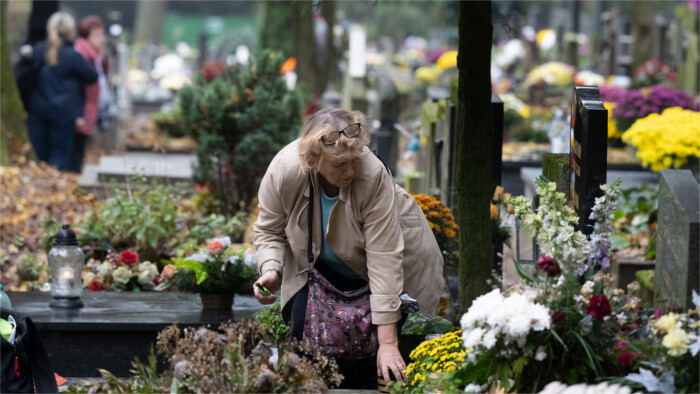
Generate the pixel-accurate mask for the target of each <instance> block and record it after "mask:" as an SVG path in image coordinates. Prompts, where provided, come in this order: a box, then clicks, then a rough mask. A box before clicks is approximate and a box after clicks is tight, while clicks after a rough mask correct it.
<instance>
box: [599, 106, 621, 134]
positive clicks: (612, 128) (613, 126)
mask: <svg viewBox="0 0 700 394" xmlns="http://www.w3.org/2000/svg"><path fill="white" fill-rule="evenodd" d="M603 105H604V106H605V109H607V110H608V138H621V137H622V132H620V129H618V128H617V122H616V121H615V118H613V110H614V109H615V107H616V106H617V104H615V103H603Z"/></svg>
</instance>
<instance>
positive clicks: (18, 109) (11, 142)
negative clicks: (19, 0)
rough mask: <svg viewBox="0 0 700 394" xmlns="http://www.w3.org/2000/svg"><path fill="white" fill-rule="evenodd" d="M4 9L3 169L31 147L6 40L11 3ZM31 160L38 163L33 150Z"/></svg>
mask: <svg viewBox="0 0 700 394" xmlns="http://www.w3.org/2000/svg"><path fill="white" fill-rule="evenodd" d="M1 3H2V6H0V23H1V24H2V25H1V26H0V51H1V52H2V53H1V54H0V86H2V90H0V103H1V106H0V127H1V129H0V136H1V138H0V165H3V166H8V165H11V164H12V156H13V155H14V154H17V153H20V150H21V149H22V148H23V145H25V144H27V143H29V134H28V133H27V125H26V124H25V122H24V120H25V119H26V118H27V113H26V111H25V110H24V106H23V105H22V100H21V99H20V96H19V90H17V84H16V83H15V73H14V69H13V67H12V62H10V49H9V48H8V47H7V37H6V36H5V14H6V13H7V4H8V3H7V2H6V1H3V2H1ZM28 156H29V157H28V158H30V159H34V158H35V156H34V152H33V151H32V150H31V149H30V150H29V154H28Z"/></svg>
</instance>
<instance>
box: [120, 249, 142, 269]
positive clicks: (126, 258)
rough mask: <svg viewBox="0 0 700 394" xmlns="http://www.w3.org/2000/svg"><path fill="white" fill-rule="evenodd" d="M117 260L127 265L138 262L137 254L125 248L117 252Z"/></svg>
mask: <svg viewBox="0 0 700 394" xmlns="http://www.w3.org/2000/svg"><path fill="white" fill-rule="evenodd" d="M119 261H121V262H122V263H124V264H127V265H133V264H135V263H138V261H139V255H138V254H136V253H134V252H132V251H130V250H125V251H123V252H121V253H119Z"/></svg>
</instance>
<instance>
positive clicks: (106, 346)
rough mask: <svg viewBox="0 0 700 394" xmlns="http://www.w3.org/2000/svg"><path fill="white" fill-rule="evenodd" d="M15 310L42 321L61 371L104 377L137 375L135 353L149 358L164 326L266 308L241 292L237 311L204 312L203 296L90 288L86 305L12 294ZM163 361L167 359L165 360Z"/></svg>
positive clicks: (244, 315)
mask: <svg viewBox="0 0 700 394" xmlns="http://www.w3.org/2000/svg"><path fill="white" fill-rule="evenodd" d="M7 294H8V296H9V297H10V300H11V301H12V306H13V310H15V311H17V312H20V313H23V314H26V315H27V316H29V317H30V318H31V319H32V320H33V321H34V323H35V324H36V327H37V329H38V330H39V334H40V336H41V340H42V342H43V343H44V347H45V348H46V352H47V355H48V357H49V361H50V362H51V365H52V366H53V368H54V370H55V371H56V373H58V374H59V375H61V376H64V377H98V376H100V375H99V372H98V371H97V368H103V369H106V370H108V371H110V372H112V373H113V374H114V375H115V376H117V377H127V376H131V374H130V373H129V369H131V362H132V361H133V359H134V357H138V358H139V359H140V360H142V361H144V360H146V359H147V357H148V355H149V353H150V349H151V346H154V347H155V343H156V337H157V334H158V332H159V331H160V330H162V329H164V328H165V327H167V326H169V325H171V324H173V323H177V324H178V326H179V327H182V328H185V327H199V326H203V325H211V326H212V327H214V328H216V327H217V326H218V325H219V324H220V323H223V322H226V321H229V320H231V321H240V320H244V319H250V318H252V317H253V314H254V313H255V312H257V311H259V310H261V309H262V308H263V306H262V305H260V304H259V303H258V302H257V301H256V300H255V298H253V297H251V296H238V295H237V296H236V297H235V299H234V306H233V308H232V309H231V311H208V310H207V311H205V310H202V305H201V301H200V297H199V295H198V294H186V293H179V292H166V293H161V292H85V293H83V295H82V296H81V299H82V301H83V302H84V303H85V307H84V308H81V309H77V310H58V309H51V308H49V301H50V300H51V295H50V294H49V293H45V292H8V293H7ZM159 361H160V362H161V366H163V365H164V364H162V360H159Z"/></svg>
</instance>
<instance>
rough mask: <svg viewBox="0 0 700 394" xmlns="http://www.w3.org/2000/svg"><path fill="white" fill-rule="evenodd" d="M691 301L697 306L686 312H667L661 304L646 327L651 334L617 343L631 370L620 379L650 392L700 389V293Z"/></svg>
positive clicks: (621, 355)
mask: <svg viewBox="0 0 700 394" xmlns="http://www.w3.org/2000/svg"><path fill="white" fill-rule="evenodd" d="M692 300H693V304H694V308H693V309H691V310H689V311H687V313H674V312H669V313H666V314H664V313H663V308H661V307H659V308H658V309H657V310H656V311H655V313H654V315H653V316H652V317H650V318H649V321H648V325H647V326H646V327H645V329H646V331H647V333H648V335H646V336H641V335H636V336H630V337H629V338H627V340H626V341H620V342H618V343H617V345H616V350H617V353H618V356H617V358H618V360H619V361H620V364H621V366H622V367H624V368H625V372H629V373H628V374H627V375H626V376H624V377H623V378H622V379H619V380H618V381H619V382H621V383H624V384H627V385H629V386H630V387H633V388H635V389H644V390H647V391H659V392H666V393H672V392H688V393H697V392H700V376H699V374H698V352H700V316H699V315H698V308H700V295H698V293H697V292H696V291H695V290H693V298H692ZM637 370H638V371H639V372H632V371H637Z"/></svg>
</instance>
